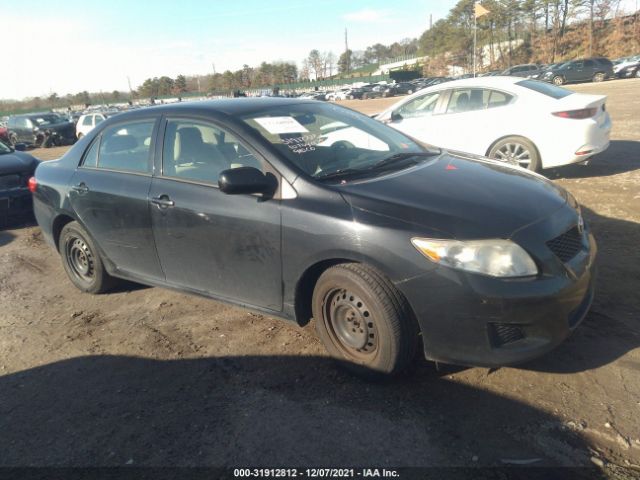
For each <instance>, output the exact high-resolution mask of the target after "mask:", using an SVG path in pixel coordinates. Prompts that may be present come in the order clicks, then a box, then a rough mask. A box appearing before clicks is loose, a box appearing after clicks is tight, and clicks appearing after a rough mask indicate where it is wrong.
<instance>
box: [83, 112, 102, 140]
mask: <svg viewBox="0 0 640 480" xmlns="http://www.w3.org/2000/svg"><path fill="white" fill-rule="evenodd" d="M106 119H107V115H105V114H103V113H87V114H85V115H82V116H81V117H80V118H79V119H78V123H76V137H77V138H78V140H80V139H81V138H82V137H83V136H85V135H86V134H87V133H89V132H90V131H91V130H93V127H95V126H96V125H98V124H99V123H102V122H104V121H105V120H106Z"/></svg>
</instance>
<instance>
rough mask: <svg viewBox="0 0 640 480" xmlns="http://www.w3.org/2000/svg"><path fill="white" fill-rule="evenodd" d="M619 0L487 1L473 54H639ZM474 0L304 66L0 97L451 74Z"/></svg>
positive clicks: (463, 63)
mask: <svg viewBox="0 0 640 480" xmlns="http://www.w3.org/2000/svg"><path fill="white" fill-rule="evenodd" d="M620 4H621V0H483V1H482V5H483V6H484V7H485V8H486V9H487V10H489V12H490V13H489V14H488V15H485V16H482V17H480V18H478V19H477V40H478V41H477V49H478V50H477V51H476V52H475V53H476V56H477V58H478V59H479V64H480V65H481V66H482V68H483V69H495V68H507V67H509V66H511V65H515V64H518V63H529V62H539V63H552V62H558V61H561V60H565V59H573V58H577V57H587V56H599V55H602V56H608V57H611V58H615V57H618V56H622V55H629V54H633V53H636V54H637V53H640V18H639V15H640V14H639V13H638V12H636V13H635V15H634V16H632V17H629V16H622V15H621V13H622V12H620ZM473 28H474V0H459V1H458V3H457V4H456V5H455V6H454V7H453V8H452V9H451V11H450V12H449V14H448V15H447V16H446V17H445V18H442V19H440V20H438V21H437V22H436V23H435V24H434V25H433V26H432V28H430V29H427V30H426V31H425V32H424V33H423V34H422V35H421V36H420V37H418V38H405V39H403V40H401V41H398V42H394V43H392V44H390V45H383V44H381V43H376V44H374V45H371V46H368V47H367V48H365V49H364V50H358V51H354V50H351V49H348V50H345V51H343V52H341V53H340V54H339V55H336V54H335V53H333V52H331V51H321V50H319V49H315V48H314V49H312V50H311V51H310V52H309V54H308V55H307V57H306V58H305V59H303V60H302V62H301V68H298V66H297V65H296V64H295V63H293V62H273V63H269V62H262V63H261V64H260V65H259V66H257V67H251V66H249V65H243V67H242V68H240V69H238V70H235V71H231V70H226V71H224V72H222V73H212V74H209V75H199V76H198V75H192V76H185V75H178V76H177V77H176V78H170V77H168V76H161V77H154V78H148V79H146V80H145V81H144V82H143V83H142V84H141V85H139V86H138V87H137V88H136V89H135V90H134V91H132V92H121V91H117V90H114V91H112V92H108V93H106V92H100V93H89V92H86V91H84V92H79V93H76V94H69V95H66V96H63V97H59V96H58V95H57V94H55V93H52V94H50V95H49V96H46V97H34V98H30V99H27V100H24V101H19V102H17V101H13V102H8V101H0V111H3V110H4V111H12V110H13V111H16V110H29V109H31V110H33V109H41V108H42V109H44V108H52V107H53V108H55V107H61V106H66V105H72V104H91V103H118V102H122V101H125V100H130V99H131V97H132V96H133V97H134V98H133V99H135V98H153V97H163V96H170V95H171V96H181V95H183V94H187V93H196V92H199V93H201V94H207V93H223V92H224V93H228V92H231V91H234V90H247V89H259V88H269V87H272V86H275V85H283V84H290V83H294V82H297V81H309V80H320V79H327V78H332V77H335V76H341V77H345V76H349V75H351V74H353V73H354V72H358V71H372V70H373V69H375V67H376V66H377V65H379V64H380V63H384V62H385V61H386V60H391V59H394V58H396V57H402V56H408V55H420V56H426V57H428V60H427V62H426V63H425V65H424V70H423V72H422V73H423V74H424V75H438V74H448V71H449V67H450V66H451V65H457V66H459V67H461V68H463V69H464V70H467V71H469V70H470V69H471V65H472V63H473V52H472V50H473Z"/></svg>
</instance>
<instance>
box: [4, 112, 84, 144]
mask: <svg viewBox="0 0 640 480" xmlns="http://www.w3.org/2000/svg"><path fill="white" fill-rule="evenodd" d="M7 127H8V129H9V141H10V143H11V144H12V145H16V144H18V143H24V144H26V145H33V146H36V147H50V146H53V145H70V144H72V143H73V142H75V139H76V134H75V125H74V124H73V123H72V122H69V121H65V120H63V119H61V117H60V116H58V115H57V114H54V113H51V112H46V113H29V114H25V115H14V116H11V117H9V121H8V122H7Z"/></svg>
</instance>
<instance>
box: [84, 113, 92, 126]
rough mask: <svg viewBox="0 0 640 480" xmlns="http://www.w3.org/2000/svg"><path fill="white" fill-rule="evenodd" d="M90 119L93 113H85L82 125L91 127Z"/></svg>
mask: <svg viewBox="0 0 640 480" xmlns="http://www.w3.org/2000/svg"><path fill="white" fill-rule="evenodd" d="M92 119H93V115H87V116H86V117H84V120H82V125H83V126H84V127H91V126H92V125H93V122H92Z"/></svg>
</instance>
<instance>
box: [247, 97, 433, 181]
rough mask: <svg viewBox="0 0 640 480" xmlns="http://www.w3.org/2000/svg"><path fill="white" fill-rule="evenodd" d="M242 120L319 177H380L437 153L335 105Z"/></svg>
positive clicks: (285, 108) (284, 109)
mask: <svg viewBox="0 0 640 480" xmlns="http://www.w3.org/2000/svg"><path fill="white" fill-rule="evenodd" d="M242 120H244V122H245V123H246V124H247V125H249V126H250V127H251V128H253V129H255V130H256V131H257V132H258V133H259V134H260V135H261V136H262V137H263V138H264V139H265V140H267V141H268V142H269V143H270V144H272V145H273V146H274V147H275V148H276V149H277V150H278V151H279V152H280V153H281V154H282V156H283V157H285V158H286V159H287V160H289V161H290V162H291V163H292V164H294V165H295V166H297V167H298V168H300V169H301V170H303V171H304V172H306V173H307V174H308V175H310V176H312V177H314V178H316V179H330V178H337V177H342V176H344V177H346V176H352V175H353V176H369V175H375V174H376V173H380V172H382V171H388V170H387V169H394V168H402V167H404V166H407V165H408V162H415V161H418V160H416V159H418V158H419V157H422V156H428V155H432V154H433V152H430V151H428V150H426V149H425V148H424V147H422V146H420V145H419V144H418V143H416V142H414V141H413V140H411V139H410V138H408V137H406V136H405V135H403V134H402V133H400V132H397V131H396V130H393V129H391V128H389V127H387V126H386V125H383V124H382V123H380V122H378V121H376V120H373V119H371V118H369V117H367V116H366V115H362V114H360V113H357V112H354V111H352V110H349V109H347V108H343V107H339V106H336V105H329V104H324V103H313V104H309V103H300V104H288V105H282V106H279V107H270V108H266V109H264V110H260V111H255V112H253V113H250V114H247V115H244V116H243V117H242Z"/></svg>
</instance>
